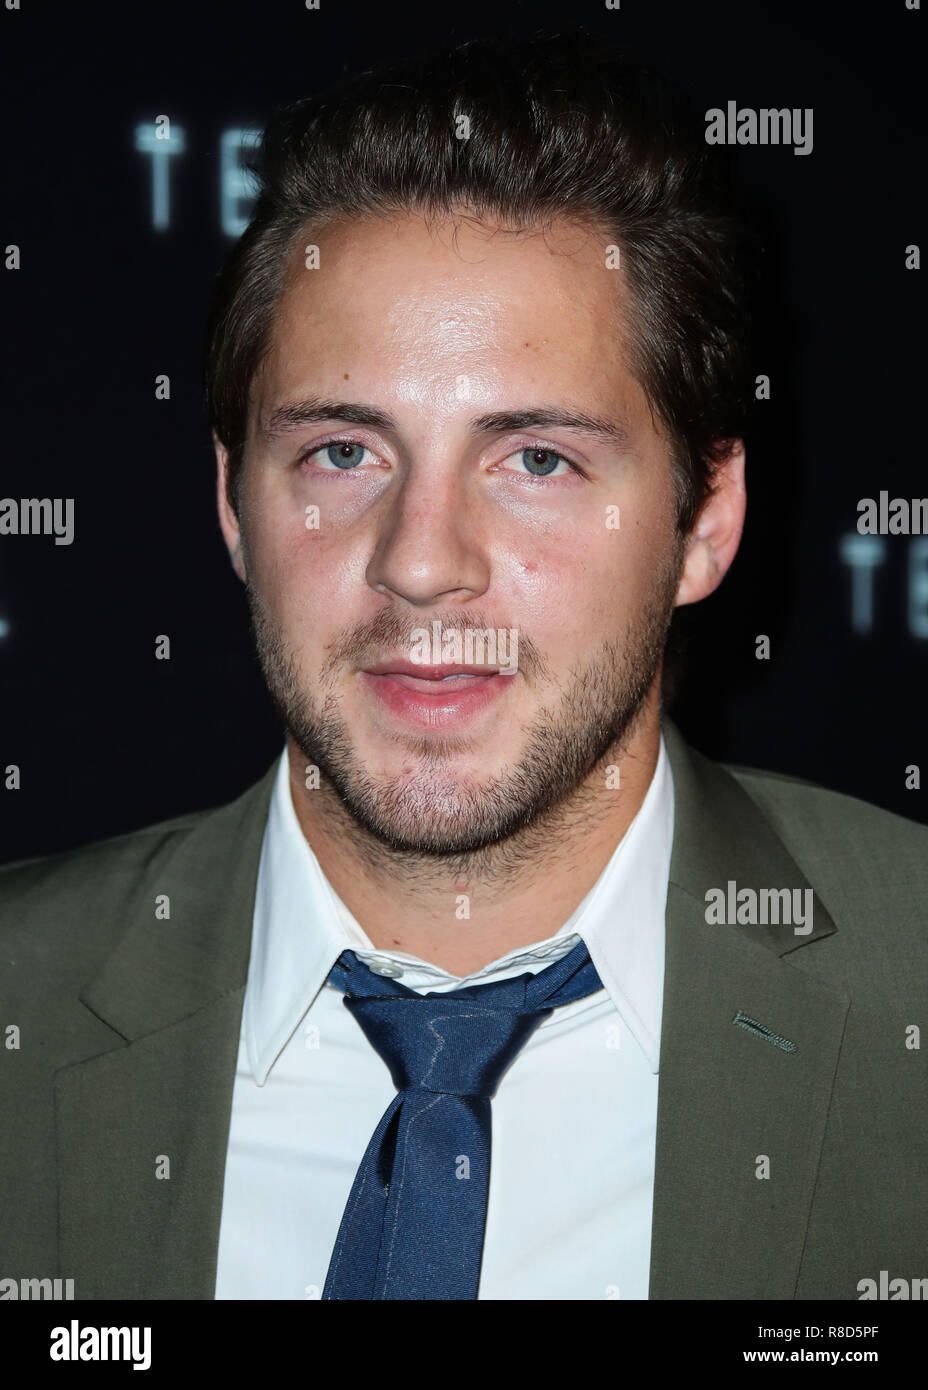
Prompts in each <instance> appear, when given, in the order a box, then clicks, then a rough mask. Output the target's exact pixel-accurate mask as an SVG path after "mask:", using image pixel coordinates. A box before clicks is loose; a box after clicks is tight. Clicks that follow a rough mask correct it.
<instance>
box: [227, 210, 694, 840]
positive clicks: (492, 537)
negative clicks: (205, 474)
mask: <svg viewBox="0 0 928 1390" xmlns="http://www.w3.org/2000/svg"><path fill="white" fill-rule="evenodd" d="M306 242H314V243H315V244H316V245H318V247H319V251H320V267H321V268H319V269H308V268H306V267H305V264H304V250H303V247H304V243H306ZM625 295H626V291H625V287H624V283H623V280H622V272H621V271H620V270H617V269H613V270H610V269H606V265H605V243H604V240H603V238H601V237H597V236H594V235H592V234H590V233H589V232H587V231H584V230H581V229H579V228H576V227H571V226H570V225H568V224H566V223H563V224H558V225H557V226H556V227H555V228H553V229H550V230H549V231H548V233H547V234H546V235H545V236H542V235H540V234H537V233H535V234H531V235H526V234H521V235H516V234H512V233H507V232H502V231H499V230H496V231H495V233H494V231H493V230H492V229H488V228H483V227H479V228H478V227H475V226H473V225H471V224H469V223H465V222H458V223H455V224H452V223H445V224H443V225H441V226H440V227H433V228H431V229H430V228H429V227H428V226H427V225H426V223H425V222H424V221H423V220H421V219H420V218H419V217H417V216H408V217H402V218H397V219H395V220H393V219H391V220H371V221H368V222H364V223H357V222H354V223H344V222H343V223H339V224H336V225H332V226H330V227H329V228H328V229H326V230H323V231H318V232H316V233H314V234H309V233H307V235H306V236H305V237H304V238H302V239H301V241H300V245H299V248H298V254H297V255H296V256H295V257H294V259H293V260H292V262H291V264H290V266H289V268H288V275H287V282H286V288H285V291H284V294H283V296H282V299H281V301H280V303H279V306H278V311H277V315H276V320H275V328H274V332H273V337H272V344H271V350H270V353H269V355H268V357H267V359H266V361H265V363H264V365H263V367H262V370H261V372H260V373H259V374H258V376H257V377H256V379H255V381H254V383H253V387H252V403H251V409H250V414H249V433H248V440H247V445H246V451H245V467H244V473H243V484H242V492H241V500H242V507H241V515H240V523H241V539H242V560H241V561H240V562H239V563H240V566H241V572H242V573H243V577H244V573H245V571H247V584H248V596H249V602H250V605H251V610H252V616H253V621H254V625H255V632H256V637H257V642H258V648H259V653H260V656H261V660H262V664H263V666H264V670H265V674H266V676H267V679H268V684H269V686H270V688H271V691H272V693H273V694H274V696H275V699H276V700H277V702H278V704H279V706H280V707H281V709H282V711H283V713H284V715H285V718H286V720H287V724H288V727H289V729H290V732H291V734H292V735H293V737H294V738H295V740H296V742H297V745H298V747H299V748H300V749H301V750H302V752H303V753H304V754H305V757H306V760H307V762H308V763H314V764H316V765H318V766H319V767H320V768H321V769H322V771H323V773H324V774H326V775H327V777H328V778H329V780H330V781H331V783H332V784H333V786H334V788H335V790H336V792H337V793H338V795H339V797H340V798H341V800H342V802H343V804H344V805H345V806H346V807H347V808H348V810H349V811H350V813H351V814H352V815H353V817H354V819H355V821H356V822H357V823H359V824H360V825H362V826H363V827H364V828H365V829H366V830H367V831H369V832H370V833H371V834H373V835H374V836H375V837H376V838H377V839H378V840H380V841H383V842H386V843H388V844H390V845H392V846H393V847H394V848H399V849H406V850H410V851H417V852H419V853H425V854H440V853H447V854H453V853H459V852H467V851H474V850H477V849H480V848H482V847H484V846H487V845H489V844H491V843H494V842H496V841H497V840H499V839H500V838H502V837H505V836H507V835H509V834H511V833H513V832H514V831H516V830H518V829H520V828H522V827H523V826H525V825H527V824H530V823H532V822H536V823H539V824H543V823H545V819H546V818H547V816H548V814H549V813H554V814H556V809H557V808H558V807H563V806H564V803H565V800H566V799H568V798H569V797H570V794H571V793H572V792H575V791H576V790H577V789H578V788H579V787H580V785H581V784H582V783H584V782H589V780H590V779H591V777H592V776H594V775H595V776H597V777H599V778H600V780H601V771H600V770H597V772H596V773H595V774H594V769H595V768H596V767H597V764H598V763H601V760H602V759H603V758H604V756H605V755H606V754H607V753H608V752H609V751H610V749H612V748H614V746H615V745H616V744H617V741H618V740H620V739H621V737H622V736H623V734H625V733H626V732H627V731H628V730H629V728H630V727H632V724H633V721H634V718H635V716H636V715H637V714H638V713H639V711H640V709H641V708H642V704H643V701H644V700H645V697H646V696H648V695H649V693H650V695H651V697H652V699H653V695H654V692H655V689H656V685H655V683H656V679H657V676H658V673H659V663H660V656H661V652H662V648H663V641H664V636H665V632H666V626H667V622H668V621H669V618H670V614H671V611H672V607H673V603H674V596H675V594H676V592H677V581H678V579H679V574H680V563H681V550H682V547H681V544H680V541H679V538H678V536H677V533H676V529H675V513H674V501H673V489H672V483H671V470H670V461H669V452H668V447H667V444H666V442H665V441H664V439H663V438H662V437H661V435H660V434H659V432H658V429H657V427H656V425H655V422H654V420H653V418H652V415H651V412H650V410H649V409H648V406H647V404H646V401H645V398H644V395H643V393H642V391H641V389H640V387H639V386H638V385H637V383H636V382H635V380H634V379H633V377H632V375H631V373H630V371H629V368H628V365H627V352H626V348H625V344H624V332H625V325H627V323H628V311H627V306H626V299H625ZM310 399H314V400H317V401H318V400H325V401H329V402H350V403H352V404H353V405H356V406H358V405H361V406H364V407H365V408H366V409H368V410H373V411H376V412H377V413H378V415H379V416H380V417H382V419H381V420H380V421H379V422H377V423H365V424H357V423H349V422H347V421H346V420H345V419H344V418H343V416H341V415H340V412H339V408H338V407H337V406H335V405H332V406H331V407H328V406H327V407H326V410H327V411H328V410H329V409H331V414H330V415H327V417H326V418H325V419H320V420H311V419H310V420H305V419H303V420H300V418H299V411H298V410H297V411H291V412H290V414H289V416H285V417H282V416H280V415H279V414H277V413H278V412H280V411H281V408H282V407H284V406H291V407H292V406H294V405H298V403H300V402H305V401H307V400H310ZM552 410H557V411H561V412H570V413H571V414H573V415H582V416H585V417H596V418H597V419H598V420H600V421H603V420H605V421H608V422H611V424H612V425H614V426H615V434H614V435H608V434H598V433H595V432H592V431H590V430H588V429H584V428H580V427H579V426H570V425H567V424H564V423H561V424H553V423H545V424H538V423H527V422H525V421H524V420H523V421H520V420H507V419H503V418H500V417H501V416H502V415H503V414H504V413H505V414H516V415H517V414H520V413H522V414H524V413H525V412H532V413H533V414H537V413H539V412H543V411H552ZM275 415H277V419H276V422H275V418H274V417H275ZM485 417H488V418H485ZM493 417H497V418H493ZM314 509H318V512H315V511H314ZM234 529H235V528H234V524H232V523H230V522H229V520H228V518H226V520H224V530H225V532H226V539H227V541H229V542H230V545H232V548H233V551H234V548H235V535H234ZM436 622H437V624H438V628H437V629H436V627H435V626H434V624H436ZM468 630H470V631H471V633H472V634H473V633H474V632H475V631H482V632H484V633H486V632H487V631H489V632H491V633H493V634H494V636H495V637H496V636H497V635H498V640H497V650H496V653H495V656H494V654H493V652H492V650H491V649H490V647H489V644H488V643H487V645H485V646H483V647H481V646H480V644H479V641H477V642H475V643H474V644H473V645H472V646H471V647H467V646H466V645H465V643H466V640H467V633H468ZM449 633H450V634H451V636H449ZM423 634H427V638H425V637H424V636H423ZM454 634H457V635H458V640H460V642H461V647H460V648H455V646H454V642H455V637H454ZM513 639H514V645H513ZM484 640H485V641H486V639H484ZM507 643H509V646H508V647H507ZM513 654H515V655H516V656H517V664H518V669H517V671H516V673H515V674H503V675H490V676H485V677H481V676H479V675H478V676H476V677H475V676H473V675H471V676H468V675H460V676H454V677H453V678H452V679H449V680H442V681H439V679H438V677H441V676H444V675H446V674H447V673H448V671H454V670H456V669H459V668H460V667H461V666H462V665H469V666H471V667H474V666H478V667H482V668H483V669H485V670H493V669H494V668H500V667H505V666H506V665H507V664H510V665H511V664H512V656H513ZM423 659H425V660H426V661H427V663H428V666H427V667H424V668H421V669H422V672H423V674H422V676H419V675H416V674H415V672H416V670H417V669H418V663H420V662H421V661H422V660H423ZM449 660H450V662H451V665H441V663H442V662H447V661H449ZM404 666H405V667H406V670H405V672H404V671H403V670H401V669H400V668H402V667H404Z"/></svg>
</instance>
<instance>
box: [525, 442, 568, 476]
mask: <svg viewBox="0 0 928 1390" xmlns="http://www.w3.org/2000/svg"><path fill="white" fill-rule="evenodd" d="M521 454H522V462H523V464H524V465H525V467H526V468H527V469H528V471H529V472H530V473H531V474H532V475H533V476H534V477H536V478H546V477H548V475H549V474H551V473H553V472H554V470H555V469H556V468H557V466H558V464H559V463H567V460H566V459H565V458H564V457H563V455H562V454H556V453H555V452H554V450H553V449H523V450H522V451H521ZM567 466H568V467H570V465H569V464H568V465H567Z"/></svg>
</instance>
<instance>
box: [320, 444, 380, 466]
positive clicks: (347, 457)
mask: <svg viewBox="0 0 928 1390" xmlns="http://www.w3.org/2000/svg"><path fill="white" fill-rule="evenodd" d="M323 449H325V454H326V458H327V459H328V461H329V463H332V464H334V465H335V467H336V468H357V466H358V464H359V463H360V462H361V459H362V458H363V456H364V454H365V453H366V452H367V450H366V449H365V447H364V445H363V444H349V443H348V441H347V440H344V439H339V440H336V442H335V443H334V444H323V445H321V446H320V448H319V449H317V450H315V452H316V453H320V454H321V453H322V450H323Z"/></svg>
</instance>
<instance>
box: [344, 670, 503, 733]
mask: <svg viewBox="0 0 928 1390" xmlns="http://www.w3.org/2000/svg"><path fill="white" fill-rule="evenodd" d="M360 677H361V682H362V684H363V685H364V686H365V687H366V688H367V689H368V690H370V691H371V693H372V694H374V695H376V696H377V697H378V699H379V700H380V701H382V702H383V704H385V705H386V706H387V708H388V709H390V710H391V711H392V713H393V714H394V715H398V716H399V717H400V718H401V719H402V720H403V721H404V722H405V723H413V724H418V725H420V726H422V727H426V728H439V727H441V728H444V727H448V726H452V725H460V724H461V723H464V722H465V721H466V720H467V719H468V718H470V717H471V716H472V715H475V714H477V713H478V712H479V711H480V710H482V709H484V708H485V707H486V706H487V705H488V704H490V703H491V702H492V701H493V700H494V699H495V698H496V697H497V696H498V695H499V694H501V693H502V692H503V691H504V690H505V689H506V688H507V687H508V686H509V685H510V684H511V681H512V675H508V674H507V675H501V674H500V668H499V667H498V666H460V665H451V664H449V665H447V666H423V665H419V664H417V663H416V662H414V661H405V660H397V659H393V660H389V661H382V662H379V663H377V664H376V665H372V666H368V667H366V668H365V669H364V670H362V671H361V672H360Z"/></svg>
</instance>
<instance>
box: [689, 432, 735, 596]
mask: <svg viewBox="0 0 928 1390" xmlns="http://www.w3.org/2000/svg"><path fill="white" fill-rule="evenodd" d="M712 482H713V490H712V493H711V494H710V496H709V497H707V498H706V501H705V502H704V503H703V507H702V511H701V512H700V513H699V516H698V517H697V518H696V521H695V523H694V525H693V529H692V530H691V531H690V534H689V536H688V537H687V540H686V556H685V558H684V561H683V569H682V571H681V574H680V583H679V585H678V586H677V597H676V605H675V606H676V607H682V606H683V605H684V604H686V603H698V602H699V600H700V599H703V598H707V597H708V595H709V594H711V593H713V592H714V591H715V590H716V589H717V588H718V586H719V585H720V584H721V582H722V580H723V579H724V578H725V575H726V574H727V573H728V569H729V566H730V565H731V562H732V560H734V558H735V555H736V554H737V553H738V546H739V544H740V542H741V532H742V530H743V528H744V509H745V505H746V502H747V494H746V492H745V487H744V444H743V443H742V441H741V440H740V439H738V440H736V441H735V443H734V444H733V446H732V448H731V451H730V453H729V454H728V456H727V457H726V458H725V460H724V462H723V463H721V464H719V465H718V467H717V468H716V469H715V471H714V472H713V479H712Z"/></svg>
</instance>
